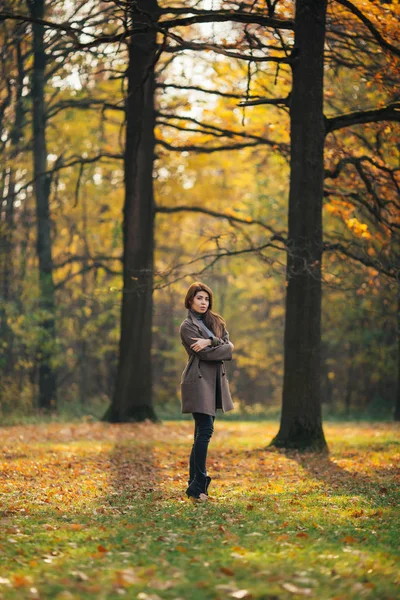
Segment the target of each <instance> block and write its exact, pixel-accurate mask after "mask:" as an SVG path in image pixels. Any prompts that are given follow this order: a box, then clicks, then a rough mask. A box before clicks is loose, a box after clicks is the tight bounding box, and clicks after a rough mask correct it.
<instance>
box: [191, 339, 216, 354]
mask: <svg viewBox="0 0 400 600" xmlns="http://www.w3.org/2000/svg"><path fill="white" fill-rule="evenodd" d="M192 340H196V341H195V342H193V344H192V345H191V346H190V348H191V349H192V350H194V351H195V352H199V351H200V350H203V348H207V346H211V340H210V339H208V340H206V339H204V338H192Z"/></svg>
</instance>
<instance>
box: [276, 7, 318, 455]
mask: <svg viewBox="0 0 400 600" xmlns="http://www.w3.org/2000/svg"><path fill="white" fill-rule="evenodd" d="M325 20H326V1H325V0H297V2H296V16H295V38H294V39H295V46H294V50H293V53H292V56H293V57H294V60H293V63H292V72H293V80H292V91H291V99H290V135H291V147H290V148H291V150H290V192H289V230H288V239H287V271H286V273H287V275H286V279H287V294H286V320H285V338H284V346H285V355H284V382H283V398H282V415H281V425H280V429H279V432H278V434H277V436H276V437H275V438H274V440H273V441H272V442H271V443H272V445H275V446H279V447H281V446H282V447H286V448H291V447H294V448H305V447H306V448H315V449H318V450H320V449H323V448H324V447H325V446H326V442H325V437H324V434H323V430H322V422H321V402H320V368H321V367H320V343H321V260H322V197H323V185H324V159H323V156H324V150H323V149H324V137H325V131H324V115H323V68H324V44H325Z"/></svg>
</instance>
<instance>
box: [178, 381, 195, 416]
mask: <svg viewBox="0 0 400 600" xmlns="http://www.w3.org/2000/svg"><path fill="white" fill-rule="evenodd" d="M181 395H182V406H183V408H186V409H189V411H190V412H195V411H196V410H198V404H199V385H198V383H197V381H189V382H186V383H181Z"/></svg>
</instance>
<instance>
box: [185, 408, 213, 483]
mask: <svg viewBox="0 0 400 600" xmlns="http://www.w3.org/2000/svg"><path fill="white" fill-rule="evenodd" d="M192 415H193V419H194V421H195V427H194V442H193V446H192V452H191V454H190V471H189V483H190V488H191V491H194V493H195V494H196V493H201V492H204V491H205V484H206V479H207V467H206V461H207V450H208V444H209V441H210V439H211V436H212V434H213V431H214V419H215V417H213V416H212V415H205V414H204V413H192Z"/></svg>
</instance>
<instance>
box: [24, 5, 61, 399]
mask: <svg viewBox="0 0 400 600" xmlns="http://www.w3.org/2000/svg"><path fill="white" fill-rule="evenodd" d="M28 7H29V10H30V14H31V17H32V18H35V19H43V17H44V12H45V7H44V0H28ZM32 32H33V70H32V102H33V168H34V177H35V184H34V189H35V197H36V221H37V245H36V247H37V255H38V259H39V288H40V298H39V307H40V310H41V312H43V317H42V319H41V322H40V329H41V341H40V345H39V348H38V355H37V360H38V365H39V399H38V405H39V407H40V408H44V409H50V408H52V407H54V406H55V404H56V376H55V372H54V370H53V368H52V366H51V355H52V347H53V346H54V342H55V316H54V315H55V300H54V282H53V259H52V242H51V220H50V210H49V196H50V180H49V178H48V177H47V176H46V175H45V172H46V169H47V146H46V106H45V69H46V52H45V44H44V26H43V25H41V24H39V23H33V24H32Z"/></svg>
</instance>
